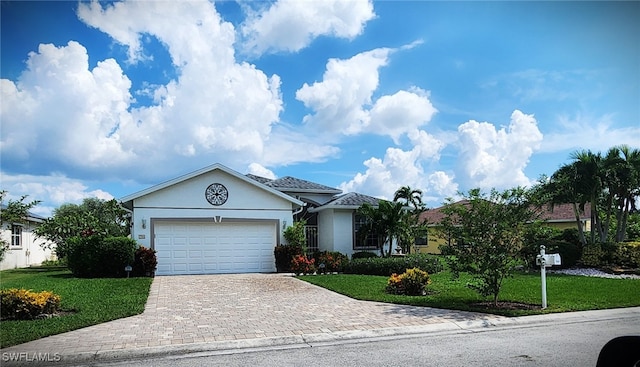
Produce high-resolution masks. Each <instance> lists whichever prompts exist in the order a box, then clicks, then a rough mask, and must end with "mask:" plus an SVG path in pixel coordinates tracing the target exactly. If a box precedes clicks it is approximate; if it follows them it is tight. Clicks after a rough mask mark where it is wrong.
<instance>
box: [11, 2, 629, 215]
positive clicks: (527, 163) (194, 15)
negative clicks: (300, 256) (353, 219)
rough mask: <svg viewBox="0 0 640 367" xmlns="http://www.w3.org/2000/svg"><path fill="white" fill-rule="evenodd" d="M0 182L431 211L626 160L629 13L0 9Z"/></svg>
mask: <svg viewBox="0 0 640 367" xmlns="http://www.w3.org/2000/svg"><path fill="white" fill-rule="evenodd" d="M0 6H1V8H0V10H1V16H2V19H1V27H2V29H1V32H0V34H1V37H2V39H1V47H2V49H1V69H0V73H1V78H2V80H1V85H0V87H1V89H0V92H1V93H2V96H1V97H2V98H1V105H0V108H1V111H0V122H1V124H2V126H1V130H0V154H1V158H0V159H1V169H0V178H1V187H2V189H4V190H8V191H9V194H10V198H17V197H19V196H20V195H29V198H31V199H38V200H42V204H40V206H39V207H38V208H37V209H36V210H35V212H37V213H39V214H43V215H48V214H49V213H50V212H51V210H53V209H54V208H56V207H57V206H59V205H61V204H63V203H68V202H75V203H77V202H80V201H81V200H82V199H83V198H85V197H91V196H96V197H100V198H104V199H108V198H111V197H115V198H120V197H122V196H125V195H128V194H131V193H133V192H136V191H138V190H141V189H143V188H146V187H148V186H151V185H154V184H157V183H160V182H162V181H165V180H167V179H171V178H173V177H176V176H178V175H181V174H184V173H188V172H191V171H194V170H197V169H200V168H202V167H205V166H208V165H211V164H213V163H217V162H219V163H222V164H224V165H227V166H229V167H230V168H232V169H235V170H237V171H239V172H241V173H253V174H258V175H263V176H268V177H282V176H295V177H298V178H303V179H307V180H311V181H315V182H319V183H322V184H326V185H330V186H335V187H338V188H341V189H343V190H344V191H357V192H361V193H364V194H369V195H373V196H379V197H386V198H388V197H391V196H393V192H394V191H395V190H396V189H397V188H399V187H400V186H404V185H409V186H411V187H412V188H419V189H421V190H423V192H424V199H425V201H426V203H427V204H428V206H430V207H436V206H439V205H440V204H441V203H442V201H443V199H444V198H445V197H448V196H453V195H455V194H456V192H457V191H460V190H462V191H466V190H468V189H470V188H473V187H482V188H485V189H490V188H492V187H496V188H500V189H502V188H509V187H514V186H518V185H529V184H531V183H533V182H535V180H536V179H537V178H538V177H539V176H540V175H542V174H547V175H550V174H552V173H553V172H554V171H555V170H556V169H557V168H558V167H559V166H560V165H561V164H563V163H567V162H568V161H569V154H570V153H571V152H573V151H575V150H578V149H590V150H592V151H606V150H607V149H608V148H609V147H612V146H614V145H617V144H628V145H630V146H632V147H635V148H640V21H639V20H640V2H591V1H590V2H579V1H571V2H521V1H516V2H493V1H492V2H488V1H487V2H484V1H475V2H430V1H429V2H428V1H383V2H369V1H355V0H354V1H329V0H326V1H303V2H300V1H296V2H294V1H275V2H253V1H239V2H234V1H224V2H206V1H182V2H164V1H162V2H147V1H144V2H128V1H124V2H108V3H90V2H81V3H78V2H66V1H46V2H32V1H25V2H11V1H2V2H1V3H0Z"/></svg>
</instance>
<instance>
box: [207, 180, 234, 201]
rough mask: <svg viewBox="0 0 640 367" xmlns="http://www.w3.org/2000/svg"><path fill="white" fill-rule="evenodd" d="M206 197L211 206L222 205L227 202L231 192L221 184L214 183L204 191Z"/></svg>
mask: <svg viewBox="0 0 640 367" xmlns="http://www.w3.org/2000/svg"><path fill="white" fill-rule="evenodd" d="M204 196H205V197H206V198H207V201H208V202H209V203H211V205H222V204H224V203H226V202H227V198H228V197H229V191H227V188H226V187H224V185H223V184H220V183H212V184H211V185H209V187H207V189H206V190H205V191H204Z"/></svg>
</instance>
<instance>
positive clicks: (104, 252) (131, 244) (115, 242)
mask: <svg viewBox="0 0 640 367" xmlns="http://www.w3.org/2000/svg"><path fill="white" fill-rule="evenodd" d="M137 247H138V244H137V243H136V241H135V240H133V239H131V238H129V237H106V238H104V237H102V236H97V235H90V236H86V237H73V238H71V239H69V241H68V253H67V264H68V266H69V270H71V272H72V273H73V275H74V276H76V277H79V278H121V277H125V276H126V275H127V273H126V272H125V270H124V268H125V267H126V266H127V265H132V264H133V261H134V254H135V251H136V248H137Z"/></svg>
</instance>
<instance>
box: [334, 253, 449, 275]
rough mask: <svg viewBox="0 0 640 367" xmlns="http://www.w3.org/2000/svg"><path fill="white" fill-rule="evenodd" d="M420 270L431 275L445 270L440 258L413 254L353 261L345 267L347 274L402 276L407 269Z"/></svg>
mask: <svg viewBox="0 0 640 367" xmlns="http://www.w3.org/2000/svg"><path fill="white" fill-rule="evenodd" d="M413 268H418V269H420V270H424V271H426V272H427V273H429V274H435V273H438V272H440V271H442V270H443V269H444V267H443V265H442V262H441V261H440V258H439V257H437V256H434V255H427V254H411V255H406V256H402V257H371V258H365V259H353V260H351V261H350V262H349V263H348V264H346V265H345V266H344V269H343V271H344V273H345V274H361V275H382V276H391V274H394V273H396V274H402V273H404V272H405V271H406V270H407V269H413Z"/></svg>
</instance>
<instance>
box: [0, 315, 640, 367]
mask: <svg viewBox="0 0 640 367" xmlns="http://www.w3.org/2000/svg"><path fill="white" fill-rule="evenodd" d="M627 318H628V319H634V320H635V321H638V322H640V307H632V308H620V309H609V310H594V311H578V312H567V313H555V314H547V315H532V316H520V317H512V318H508V317H495V318H490V319H483V320H462V321H459V320H450V321H446V322H441V323H434V324H429V325H416V326H404V327H393V328H383V329H369V330H353V331H336V332H330V333H319V334H302V335H291V336H284V337H267V338H256V339H242V340H226V341H218V342H210V343H193V344H179V345H167V346H158V347H145V348H136V349H119V350H102V351H97V352H83V353H77V354H72V355H62V356H60V357H61V360H60V361H55V363H52V361H51V360H48V361H38V360H30V361H29V365H30V366H51V365H57V366H74V365H82V364H91V363H109V362H112V363H114V362H119V361H125V360H137V359H154V358H167V357H169V358H171V357H175V358H180V357H184V356H188V355H189V356H194V355H198V354H200V355H207V354H216V353H242V352H250V351H256V350H265V349H284V348H311V347H315V346H322V345H330V344H339V343H357V342H367V341H372V340H384V339H389V338H397V337H404V338H410V337H411V336H415V335H425V334H429V335H438V334H456V333H468V332H485V331H492V330H501V329H505V328H521V327H537V326H544V325H549V324H553V325H560V324H570V323H582V322H588V321H603V320H610V319H627ZM3 358H4V356H3ZM24 362H25V360H21V361H5V360H4V359H3V361H2V365H3V366H20V365H24V364H25V363H24Z"/></svg>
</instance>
